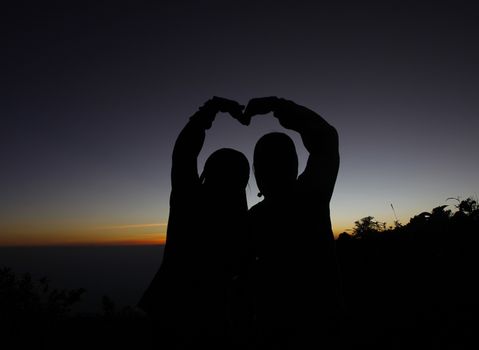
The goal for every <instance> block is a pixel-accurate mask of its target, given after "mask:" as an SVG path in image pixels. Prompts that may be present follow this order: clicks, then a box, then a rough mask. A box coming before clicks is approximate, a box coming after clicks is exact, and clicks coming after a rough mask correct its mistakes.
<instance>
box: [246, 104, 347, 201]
mask: <svg viewBox="0 0 479 350" xmlns="http://www.w3.org/2000/svg"><path fill="white" fill-rule="evenodd" d="M269 112H273V114H274V116H275V117H276V118H278V120H279V122H280V124H281V125H282V126H283V127H285V128H286V129H290V130H294V131H296V132H298V133H299V134H300V135H301V139H302V141H303V144H304V147H305V148H306V150H307V151H308V152H309V157H308V161H307V165H306V168H305V170H304V172H303V173H302V174H301V175H300V176H299V177H298V181H299V184H300V186H302V187H303V188H304V189H305V190H306V191H314V192H315V193H320V194H321V195H322V196H326V197H327V198H328V199H330V198H331V196H332V193H333V189H334V184H335V182H336V177H337V174H338V169H339V150H338V133H337V131H336V129H335V128H334V127H333V126H331V125H330V124H329V123H328V122H327V121H326V120H324V119H323V118H322V117H321V116H320V115H319V114H317V113H315V112H313V111H312V110H310V109H308V108H306V107H303V106H300V105H298V104H296V103H294V102H292V101H289V100H285V99H282V98H277V97H264V98H256V99H252V100H251V101H250V102H249V103H248V105H247V107H246V110H245V119H246V120H249V118H251V116H253V115H256V114H266V113H269Z"/></svg>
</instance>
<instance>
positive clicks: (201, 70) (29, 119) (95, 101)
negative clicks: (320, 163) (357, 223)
mask: <svg viewBox="0 0 479 350" xmlns="http://www.w3.org/2000/svg"><path fill="white" fill-rule="evenodd" d="M160 3H161V4H156V5H142V4H141V3H140V2H132V4H135V5H123V4H119V3H118V2H116V3H115V4H114V5H111V6H108V5H107V4H106V3H101V5H94V6H92V7H91V6H88V5H87V4H86V3H82V4H80V5H79V6H73V5H71V3H69V5H65V4H63V3H62V2H58V4H57V5H56V6H53V5H52V6H44V7H40V6H38V5H32V4H29V3H28V2H26V3H25V2H23V3H21V2H20V3H19V5H16V8H6V9H5V11H4V14H5V19H4V20H3V21H2V24H1V26H2V33H4V34H6V37H5V39H3V40H2V46H3V48H2V56H3V57H2V61H3V64H2V90H1V91H2V98H1V102H0V116H1V117H0V118H1V121H2V127H1V128H0V133H1V134H0V136H1V141H0V142H1V148H0V157H1V158H0V160H1V163H2V172H1V173H0V191H1V196H0V230H1V232H0V244H6V243H8V242H13V241H15V240H17V241H19V242H28V241H32V240H34V238H35V237H36V238H37V241H38V240H41V239H43V237H47V236H48V234H50V236H48V237H49V238H48V239H49V240H52V239H53V238H52V237H53V236H52V235H54V237H57V238H58V240H62V239H65V237H67V235H71V237H73V236H75V235H77V236H78V235H81V234H82V232H84V230H86V231H88V232H90V233H89V234H88V235H85V237H90V238H89V239H92V237H96V236H98V235H100V236H101V235H103V237H104V238H105V237H110V238H112V237H113V236H115V235H116V236H118V237H120V236H121V237H123V238H125V239H130V240H132V239H134V237H137V238H138V239H144V238H145V237H146V236H145V235H152V236H154V235H157V234H158V233H161V232H164V226H148V227H150V228H151V227H153V228H154V229H152V230H150V231H148V232H146V233H145V232H136V231H135V232H133V231H134V230H131V226H128V227H129V230H128V233H125V232H123V231H122V229H118V230H116V229H115V230H111V227H117V228H118V227H120V226H122V225H142V224H152V223H155V224H156V223H158V224H160V223H165V222H166V220H167V217H168V197H169V191H170V187H169V186H170V183H169V172H170V156H171V151H172V147H173V144H174V141H175V138H176V136H177V135H178V133H179V131H180V130H181V128H182V127H183V125H184V124H185V123H186V121H187V120H188V117H189V116H190V115H191V114H192V113H194V111H195V110H196V109H197V108H198V107H199V106H200V105H201V104H202V103H203V102H204V101H205V100H207V99H208V98H210V97H211V96H213V95H218V96H224V97H228V98H232V99H236V100H238V101H239V102H242V103H246V102H247V101H248V100H249V99H250V98H252V97H260V96H270V95H277V96H281V97H285V98H289V99H292V100H294V101H296V102H297V103H299V104H303V105H305V106H307V107H309V108H311V109H313V110H315V111H317V112H318V113H320V114H321V115H322V116H324V118H326V119H327V120H328V121H329V122H330V123H331V124H332V125H334V126H335V127H336V128H337V129H338V131H339V135H340V151H341V169H340V173H339V177H338V181H337V185H336V191H335V194H334V196H333V200H332V203H331V209H332V219H333V225H334V230H335V231H336V232H340V231H342V230H344V229H345V228H348V227H352V226H353V222H354V220H357V219H359V218H361V217H364V216H367V215H372V216H375V217H376V218H378V219H379V220H382V221H388V222H389V223H391V222H392V220H393V219H394V218H393V213H392V211H391V207H390V203H393V204H394V206H395V208H396V212H397V214H398V216H399V218H400V220H401V221H403V222H407V220H408V219H409V217H410V216H411V215H414V214H416V213H418V212H421V211H424V210H429V209H431V208H432V207H433V206H437V205H440V204H443V203H444V202H445V200H446V198H448V197H457V196H460V197H462V198H465V197H467V196H470V195H477V192H478V186H477V174H478V173H479V164H478V161H477V155H476V153H477V149H478V145H479V141H478V140H479V138H478V135H477V131H478V130H479V128H478V127H479V118H478V112H479V98H478V97H479V96H478V91H479V65H478V63H477V62H479V45H478V44H477V37H478V34H479V30H478V29H479V25H478V23H479V15H478V13H479V12H478V9H477V5H474V4H473V2H457V1H455V2H452V1H451V2H437V1H436V2H421V4H419V5H418V4H416V3H415V2H408V1H393V2H384V1H383V2H371V1H365V2H360V3H359V2H347V1H335V2H334V3H333V2H331V3H329V4H328V3H322V4H315V5H312V4H309V3H308V2H301V1H294V2H293V1H291V2H288V3H284V2H282V3H281V4H280V3H278V2H273V1H256V2H226V1H223V2H217V1H203V2H201V4H200V2H194V1H190V2H187V1H174V2H173V1H172V2H160ZM272 130H281V127H280V126H279V124H278V123H277V122H276V121H275V120H274V119H273V118H272V117H268V116H264V117H260V118H258V119H257V120H254V121H253V123H252V125H251V126H249V127H244V126H242V125H239V124H238V123H236V122H235V121H234V120H230V119H229V117H228V116H222V115H221V116H219V117H218V119H217V122H216V123H215V124H214V125H213V128H212V129H211V130H210V131H209V132H208V134H207V142H206V144H205V148H204V151H203V153H202V155H201V159H200V162H201V163H202V162H203V161H204V159H205V158H206V157H207V156H208V155H209V154H210V153H211V152H212V151H213V150H214V149H216V148H219V147H233V148H237V149H239V150H241V151H243V152H245V154H246V155H247V156H248V157H249V158H250V159H251V155H252V149H253V147H254V143H255V142H256V140H257V139H258V138H259V137H260V136H261V135H262V134H264V133H265V132H268V131H272ZM293 136H296V135H293ZM295 141H296V143H297V147H298V150H299V151H300V155H301V158H302V164H304V160H305V156H306V155H305V153H304V150H303V149H302V148H301V142H300V140H299V138H297V137H296V138H295ZM256 193H257V190H256V186H255V182H254V178H253V176H252V177H251V180H250V188H249V189H248V194H249V202H250V204H252V203H255V202H256V201H257V200H258V198H257V197H256ZM448 203H451V204H452V203H453V202H448ZM198 225H201V223H198ZM101 228H105V229H104V230H103V229H101ZM107 228H108V229H107ZM67 231H72V232H70V233H66V232H67ZM73 231H75V232H73ZM86 231H85V232H86ZM107 231H108V232H107ZM120 231H121V232H120ZM48 232H50V233H48ZM51 232H54V233H51ZM58 232H63V234H59V233H58ZM92 232H94V233H93V234H92ZM135 235H137V236H135ZM1 237H3V240H2V238H1ZM32 237H34V238H32ZM75 237H76V236H75ZM45 239H46V238H45ZM105 239H106V238H105Z"/></svg>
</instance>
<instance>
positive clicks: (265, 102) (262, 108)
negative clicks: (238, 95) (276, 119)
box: [243, 96, 280, 125]
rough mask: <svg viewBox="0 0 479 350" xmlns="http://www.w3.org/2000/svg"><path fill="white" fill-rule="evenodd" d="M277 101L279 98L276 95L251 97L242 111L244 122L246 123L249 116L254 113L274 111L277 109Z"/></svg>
mask: <svg viewBox="0 0 479 350" xmlns="http://www.w3.org/2000/svg"><path fill="white" fill-rule="evenodd" d="M279 101H280V99H279V98H277V97H276V96H270V97H259V98H252V99H251V100H249V102H248V105H247V106H246V109H245V111H244V117H243V118H244V123H246V125H248V124H249V123H250V121H251V117H253V116H255V115H258V114H267V113H269V112H273V113H274V112H275V111H276V110H277V109H278V105H279ZM244 123H243V124H244Z"/></svg>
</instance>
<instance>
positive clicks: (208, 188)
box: [139, 97, 341, 349]
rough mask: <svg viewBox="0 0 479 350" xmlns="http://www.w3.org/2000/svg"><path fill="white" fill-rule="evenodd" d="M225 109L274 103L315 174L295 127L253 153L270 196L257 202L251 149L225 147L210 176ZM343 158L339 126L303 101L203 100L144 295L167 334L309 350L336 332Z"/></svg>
mask: <svg viewBox="0 0 479 350" xmlns="http://www.w3.org/2000/svg"><path fill="white" fill-rule="evenodd" d="M218 112H227V113H229V114H230V115H231V116H233V118H235V119H237V120H238V121H239V122H241V123H242V124H244V125H249V123H250V120H251V117H252V116H255V115H260V114H267V113H270V112H272V113H273V115H274V116H275V117H276V118H277V119H278V120H279V122H280V124H281V125H282V126H283V127H284V128H286V129H290V130H294V131H296V132H298V133H299V134H300V135H301V138H302V141H303V143H304V146H305V148H306V150H307V151H308V152H309V158H308V161H307V165H306V168H305V170H304V172H303V173H302V174H301V175H299V176H298V156H297V153H296V149H295V146H294V143H293V141H292V139H291V138H290V137H289V136H287V135H286V134H283V133H278V132H274V133H270V134H267V135H264V136H263V137H262V138H261V139H260V140H259V141H258V142H257V144H256V147H255V150H254V161H253V166H254V174H255V177H256V182H257V184H258V188H259V190H260V191H261V194H262V196H264V199H263V200H262V201H261V202H260V203H258V204H256V205H255V206H253V207H252V208H251V209H250V210H249V211H248V208H247V202H246V192H245V189H246V186H247V183H248V180H249V170H250V169H249V163H248V160H247V158H246V157H245V156H244V155H243V154H242V153H241V152H238V151H236V150H233V149H229V148H223V149H220V150H218V151H216V152H214V153H213V154H212V155H211V156H210V157H209V158H208V159H207V161H206V163H205V166H204V169H203V172H202V174H201V175H199V174H198V168H197V157H198V154H199V153H200V151H201V148H202V146H203V142H204V139H205V130H207V129H209V128H210V127H211V125H212V122H213V121H214V119H215V117H216V115H217V113H218ZM338 167H339V153H338V135H337V132H336V130H335V129H334V128H333V127H332V126H331V125H329V124H328V123H327V122H326V121H325V120H324V119H323V118H322V117H320V116H319V115H318V114H316V113H314V112H313V111H311V110H309V109H307V108H305V107H303V106H299V105H297V104H296V103H294V102H292V101H288V100H285V99H280V98H277V97H266V98H256V99H252V100H250V101H249V103H248V105H247V106H246V108H244V106H241V105H240V104H239V103H237V102H235V101H231V100H227V99H223V98H218V97H214V98H213V99H211V100H209V101H207V102H206V103H205V104H204V105H203V106H202V107H200V109H199V110H198V112H196V113H195V114H194V115H193V116H192V117H191V118H190V120H189V122H188V123H187V125H186V126H185V128H184V129H183V130H182V131H181V133H180V135H179V137H178V139H177V141H176V144H175V148H174V151H173V163H172V179H171V181H172V192H171V197H170V216H169V221H168V230H167V240H166V246H165V253H164V257H163V262H162V265H161V267H160V269H159V271H158V272H157V274H156V275H155V277H154V279H153V281H152V282H151V284H150V286H149V288H148V289H147V291H146V292H145V294H144V295H143V297H142V299H141V301H140V304H139V306H140V307H141V308H143V309H144V310H145V311H146V312H147V313H148V314H149V315H150V316H151V318H152V320H153V327H157V330H158V335H160V334H161V337H162V339H159V340H158V343H160V344H161V343H162V344H164V348H167V349H175V348H179V349H186V348H188V349H192V348H195V349H196V348H202V347H203V346H206V347H208V348H209V349H211V348H213V349H216V348H217V349H253V348H254V349H256V348H257V349H282V348H284V349H290V348H291V349H292V348H298V349H300V348H311V347H317V346H319V345H325V344H327V343H329V342H331V341H334V339H332V336H333V334H334V331H335V329H336V327H337V326H338V322H337V321H338V316H339V314H340V299H341V297H340V291H339V279H338V278H339V276H338V267H337V261H336V252H335V242H334V238H333V234H332V230H331V222H330V213H329V202H330V199H331V196H332V193H333V189H334V184H335V181H336V176H337V172H338ZM153 332H155V328H154V329H153Z"/></svg>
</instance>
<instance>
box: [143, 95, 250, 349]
mask: <svg viewBox="0 0 479 350" xmlns="http://www.w3.org/2000/svg"><path fill="white" fill-rule="evenodd" d="M241 108H242V107H241V106H240V105H238V104H237V103H235V102H233V101H229V100H225V99H216V98H214V99H212V100H210V101H208V102H207V103H206V104H205V105H204V106H203V107H202V108H200V110H199V111H198V112H197V113H196V114H195V115H193V117H191V118H190V121H189V122H188V124H187V125H186V126H185V128H184V129H183V130H182V131H181V133H180V135H179V137H178V139H177V141H176V144H175V148H174V151H173V160H172V179H171V180H172V191H171V196H170V214H169V220H168V229H167V240H166V245H165V252H164V257H163V262H162V265H161V267H160V269H159V271H158V272H157V274H156V275H155V277H154V279H153V281H152V282H151V284H150V286H149V288H148V289H147V291H146V292H145V293H144V295H143V297H142V299H141V301H140V303H139V306H140V307H141V308H143V309H144V310H145V311H146V312H147V313H148V314H149V315H150V316H152V318H153V319H154V320H156V321H158V324H159V326H160V327H161V328H162V329H164V330H165V332H167V333H171V334H174V335H171V334H170V335H171V341H170V344H168V345H167V346H170V347H171V346H174V347H175V348H197V347H198V346H200V344H206V343H207V344H208V345H209V346H210V347H213V348H215V347H221V346H224V344H225V343H224V342H225V341H226V340H225V339H226V337H227V336H229V335H230V334H229V333H230V332H234V330H232V328H234V323H235V322H236V321H237V319H238V318H241V316H240V315H238V312H240V311H238V310H242V309H243V310H244V308H242V307H241V306H240V305H238V304H240V303H241V302H240V301H239V299H238V298H237V295H236V291H237V288H238V286H236V285H235V283H237V282H236V281H237V279H238V275H239V274H240V269H241V266H242V264H243V262H244V261H245V255H246V252H247V247H246V243H247V242H246V240H245V239H244V232H245V230H246V228H245V227H246V226H245V225H246V215H247V203H246V194H245V188H246V185H247V182H248V179H249V163H248V160H247V159H246V157H245V156H244V155H243V154H242V153H240V152H238V151H235V150H232V149H225V148H223V149H220V150H218V151H216V152H214V153H213V154H212V155H211V156H210V157H209V158H208V160H207V161H206V163H205V167H204V170H203V173H202V175H201V176H199V175H198V169H197V157H198V154H199V152H200V151H201V148H202V146H203V142H204V139H205V130H206V129H208V128H209V127H210V126H211V123H212V121H213V119H214V117H215V115H216V114H217V112H220V111H223V112H229V113H230V114H232V115H233V116H236V115H237V114H238V113H239V114H241ZM172 343H174V344H172Z"/></svg>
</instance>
